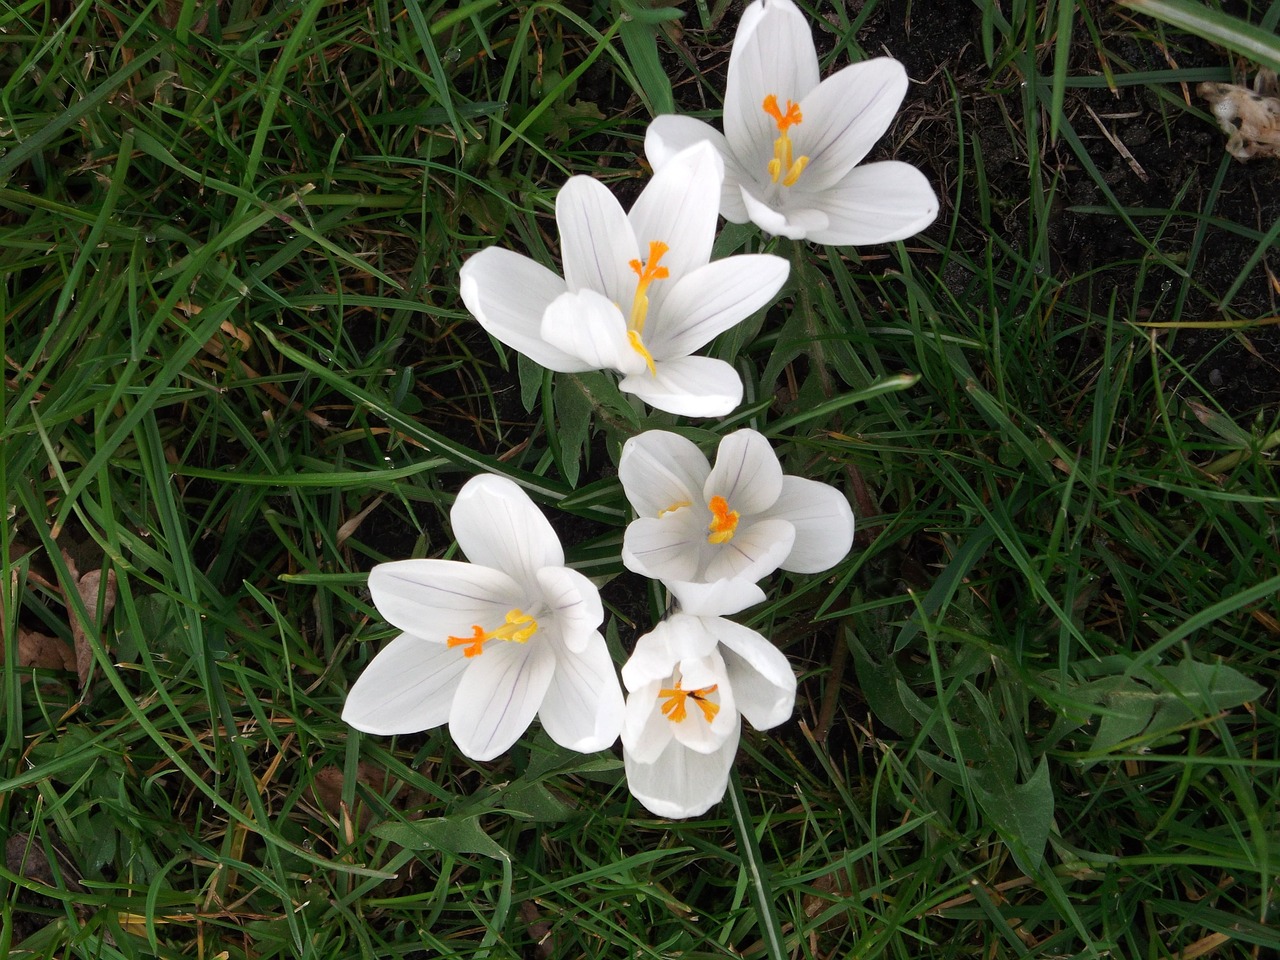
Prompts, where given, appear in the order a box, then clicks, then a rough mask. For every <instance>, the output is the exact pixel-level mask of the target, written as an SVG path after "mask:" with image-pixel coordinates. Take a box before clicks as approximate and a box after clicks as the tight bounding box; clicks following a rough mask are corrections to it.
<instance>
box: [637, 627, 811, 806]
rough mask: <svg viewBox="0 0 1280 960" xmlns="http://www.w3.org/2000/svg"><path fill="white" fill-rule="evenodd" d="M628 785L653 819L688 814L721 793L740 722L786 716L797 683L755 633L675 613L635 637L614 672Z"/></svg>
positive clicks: (763, 726) (764, 725) (762, 724)
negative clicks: (619, 685) (622, 693)
mask: <svg viewBox="0 0 1280 960" xmlns="http://www.w3.org/2000/svg"><path fill="white" fill-rule="evenodd" d="M622 680H623V683H625V684H626V687H627V691H628V696H627V706H626V720H625V722H624V723H623V728H622V750H623V761H624V764H625V767H626V772H627V787H628V789H630V790H631V793H632V794H633V795H634V796H635V797H636V799H638V800H639V801H640V802H641V803H642V804H644V806H645V808H646V809H648V810H649V811H650V812H651V813H655V814H657V815H658V816H660V817H671V818H684V817H696V816H700V815H701V814H704V813H706V812H707V811H708V810H710V809H711V808H712V807H713V806H715V804H716V803H718V802H719V801H720V798H721V797H723V796H724V792H725V788H726V786H727V785H728V782H729V769H730V767H731V766H732V765H733V758H734V756H735V755H736V754H737V752H738V741H739V738H740V737H741V732H742V718H743V717H745V718H746V719H747V721H748V722H749V723H750V724H751V725H752V726H753V727H755V728H756V729H757V730H767V729H769V728H770V727H775V726H777V725H778V724H780V723H782V722H783V721H784V720H786V719H787V718H788V717H790V716H791V711H792V708H793V706H794V704H795V694H796V678H795V674H793V673H792V672H791V667H790V666H789V665H788V664H787V658H786V657H785V656H783V655H782V653H781V652H780V651H779V650H778V649H777V648H776V647H774V646H773V644H771V643H770V642H769V641H768V640H766V639H765V638H764V637H762V636H761V635H760V634H758V633H756V632H755V631H754V630H751V629H749V628H748V627H744V626H742V625H741V624H737V623H734V622H732V621H731V620H726V619H724V618H722V617H697V616H690V615H689V614H685V613H676V614H673V615H671V616H670V617H668V618H667V619H666V620H663V621H662V622H661V623H659V624H658V625H657V626H656V627H654V628H653V630H651V631H650V632H649V633H647V634H645V635H644V636H642V637H641V638H640V639H639V640H638V641H636V648H635V652H634V653H633V654H632V655H631V659H629V660H628V661H627V663H626V665H625V666H624V667H623V668H622Z"/></svg>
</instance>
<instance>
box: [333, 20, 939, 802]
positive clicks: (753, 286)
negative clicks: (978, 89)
mask: <svg viewBox="0 0 1280 960" xmlns="http://www.w3.org/2000/svg"><path fill="white" fill-rule="evenodd" d="M906 83H907V81H906V74H905V72H904V71H903V69H902V67H901V65H900V64H898V63H897V62H896V61H893V60H888V59H878V60H871V61H868V62H865V63H860V64H855V65H853V66H850V67H846V68H845V69H844V70H841V71H839V72H838V73H836V74H835V75H833V76H831V77H829V78H828V79H827V80H825V81H821V82H819V78H818V65H817V56H816V54H815V51H814V46H813V39H812V36H811V35H810V33H809V29H808V25H807V24H806V23H805V20H804V17H803V16H802V15H801V14H800V12H799V10H797V9H796V7H795V6H794V5H793V4H792V3H791V0H756V2H754V3H752V4H751V5H750V6H749V7H748V8H747V9H746V11H745V12H744V14H743V18H742V21H741V24H740V26H739V28H738V34H737V37H736V38H735V41H734V46H733V52H732V54H731V56H730V60H729V77H728V88H727V90H726V95H725V110H724V123H725V129H724V133H723V134H722V133H720V132H719V131H717V130H715V129H713V128H712V127H710V126H708V125H707V124H705V123H702V122H701V121H698V120H694V119H692V118H689V117H680V116H662V117H658V118H657V119H656V120H654V122H653V123H652V124H651V125H650V127H649V131H648V134H647V136H646V139H645V151H646V154H647V156H648V159H649V161H650V163H651V164H652V165H653V167H654V171H655V173H654V176H653V179H652V180H651V181H650V182H649V184H648V185H647V186H646V187H645V189H644V191H643V192H642V193H641V194H640V197H639V198H638V199H637V200H636V202H635V204H634V205H633V206H632V208H631V210H630V212H624V211H623V209H622V207H621V205H620V204H619V203H618V201H617V200H616V199H615V198H614V197H613V195H612V194H611V193H610V192H609V191H608V189H606V188H605V187H604V186H603V185H601V184H600V183H599V182H597V181H596V180H594V179H592V178H590V177H573V178H572V179H570V180H569V181H568V182H567V183H566V184H565V186H564V187H563V188H562V189H561V191H560V193H559V195H558V196H557V199H556V223H557V226H558V227H559V232H560V250H561V257H562V262H563V269H564V275H563V277H562V276H559V275H557V274H555V273H553V272H552V271H551V270H549V269H547V268H546V267H544V266H542V265H540V264H538V263H536V262H534V261H533V260H531V259H529V258H528V257H525V256H523V255H521V254H517V253H514V252H512V251H509V250H503V249H501V248H497V247H493V248H489V249H487V250H484V251H481V252H480V253H478V254H476V255H475V256H473V257H472V258H471V259H469V260H468V261H467V262H466V263H465V264H464V265H463V268H462V275H461V292H462V299H463V301H464V302H465V304H466V305H467V308H468V309H469V310H470V311H471V312H472V314H473V315H474V316H475V317H476V318H477V319H478V320H479V322H480V323H481V325H482V326H483V327H484V328H485V329H486V330H487V331H488V332H489V333H490V334H492V335H493V336H494V337H496V338H497V339H498V340H500V341H502V342H503V343H505V344H507V345H508V346H510V347H512V348H514V349H516V350H518V351H520V352H521V353H523V354H525V355H526V356H528V357H529V358H531V359H532V360H534V361H536V362H537V363H539V364H541V365H543V366H544V367H547V368H548V369H551V370H554V371H560V372H580V371H585V370H600V369H610V370H614V371H616V372H617V373H618V374H619V375H620V376H621V379H620V381H619V386H620V388H621V389H622V390H624V391H627V392H629V393H633V394H635V395H636V396H637V397H639V398H640V399H641V400H643V401H644V402H645V403H647V404H649V405H650V406H652V407H655V408H657V409H659V410H664V411H667V412H668V413H674V414H678V415H683V416H695V417H717V416H724V415H726V414H728V413H729V412H731V411H732V410H733V409H734V408H735V407H737V406H738V404H739V403H740V402H741V400H742V395H743V387H742V382H741V380H740V379H739V377H738V374H737V373H736V372H735V370H734V369H733V367H731V366H730V365H729V364H727V363H725V362H724V361H721V360H717V359H713V358H710V357H704V356H697V355H695V351H697V350H699V349H701V348H702V347H704V346H705V345H706V344H707V343H709V342H710V341H711V340H712V339H713V338H714V337H716V336H717V335H718V334H720V333H722V332H724V331H725V330H727V329H729V328H730V327H732V326H734V325H735V324H737V323H739V322H740V321H742V320H744V319H746V318H747V317H748V316H750V315H751V314H752V313H754V312H755V311H757V310H759V309H760V308H762V307H764V306H767V305H768V304H770V303H771V302H773V299H774V297H775V296H776V295H777V294H778V291H779V290H780V289H781V288H782V285H783V284H784V283H785V281H786V279H787V274H788V264H787V262H786V261H785V260H783V259H782V258H780V257H776V256H773V255H770V254H756V255H740V256H730V257H726V258H723V259H720V260H712V259H711V252H712V245H713V242H714V240H715V231H716V218H717V215H723V216H724V217H725V218H726V219H728V220H731V221H734V222H738V223H743V222H746V221H748V220H751V221H753V222H755V223H756V224H757V225H758V226H760V227H761V229H763V230H764V231H766V232H768V233H771V234H777V235H781V236H786V237H790V238H796V239H799V238H809V239H812V240H815V241H817V242H821V243H831V244H852V243H859V244H866V243H881V242H886V241H889V240H897V239H902V238H904V237H907V236H910V235H911V234H913V233H915V232H917V231H918V230H920V229H922V228H923V227H925V226H927V225H928V224H929V223H930V222H931V221H932V220H933V218H934V216H935V215H936V213H937V199H936V197H935V196H934V193H933V190H932V189H931V188H930V187H929V185H928V183H927V182H926V181H925V178H924V177H923V176H922V175H921V174H920V172H919V171H917V170H915V169H914V168H913V167H910V166H908V165H906V164H903V163H897V162H883V163H873V164H864V165H860V161H861V160H862V159H863V158H864V157H865V156H866V154H867V153H868V151H869V150H870V149H871V146H872V145H873V144H874V143H875V141H876V140H878V139H879V138H880V136H881V135H882V134H883V133H884V131H885V130H886V129H887V128H888V125H889V123H890V121H891V120H892V118H893V115H894V113H895V111H896V109H897V107H898V104H899V103H900V102H901V100H902V97H903V95H904V94H905V91H906ZM618 476H619V480H620V482H621V484H622V488H623V491H624V492H625V494H626V497H627V500H628V501H629V502H630V504H631V507H632V509H633V510H634V512H635V515H636V517H635V519H634V520H633V521H632V522H631V523H630V524H629V525H628V527H627V529H626V533H625V535H624V538H623V548H622V560H623V563H624V564H625V565H626V567H627V568H628V569H630V570H632V571H634V572H636V573H640V574H643V575H644V576H647V577H650V578H652V579H654V580H658V581H661V582H662V584H663V585H664V586H665V587H666V589H667V591H668V592H669V593H670V595H671V596H672V597H673V598H674V600H675V603H676V604H677V605H678V608H677V609H676V611H675V612H673V613H672V614H670V615H669V616H667V617H666V619H664V620H663V621H662V622H660V623H659V624H657V626H655V627H654V628H653V629H652V630H651V631H650V632H648V633H646V634H645V635H644V636H642V637H640V638H639V639H638V640H637V641H636V644H635V649H634V652H633V653H632V655H631V658H630V659H629V660H628V661H627V663H626V665H625V666H624V667H623V668H622V681H623V683H624V684H625V685H626V690H627V695H626V697H625V701H624V696H623V692H622V688H621V686H620V685H619V683H618V676H617V672H616V670H615V667H614V664H613V662H612V660H611V658H610V656H609V653H608V650H607V648H606V646H605V641H604V638H603V637H602V635H601V634H600V630H599V628H600V625H601V623H602V622H603V619H604V607H603V604H602V603H601V600H600V595H599V593H598V591H597V589H596V587H595V585H594V584H593V583H592V582H591V581H590V580H588V579H587V578H586V577H584V576H583V575H582V574H580V573H578V572H576V571H574V570H572V569H570V568H568V567H567V566H565V558H564V551H563V549H562V547H561V545H560V542H559V540H558V538H557V537H556V535H555V532H554V531H553V530H552V528H551V525H550V523H549V522H548V521H547V519H546V517H545V516H543V514H542V513H541V511H539V510H538V508H537V507H536V506H534V504H533V503H532V502H531V501H530V500H529V498H528V497H527V495H526V494H525V493H524V492H523V491H522V490H521V489H520V488H519V487H518V486H517V485H516V484H515V483H514V482H512V481H511V480H508V479H505V478H502V477H498V476H493V475H483V476H478V477H474V478H472V479H471V480H470V481H468V482H467V483H466V485H465V486H464V487H463V488H462V490H461V491H460V492H459V494H458V497H457V500H456V502H455V503H454V506H453V510H452V513H451V520H452V525H453V532H454V536H455V537H456V538H457V542H458V546H459V548H460V549H461V551H462V553H463V554H464V555H465V556H466V557H467V560H468V561H469V562H468V563H463V562H460V561H452V560H405V561H401V562H397V563H385V564H380V565H378V566H377V567H375V568H374V569H373V571H372V572H371V573H370V575H369V588H370V591H371V593H372V596H373V601H374V604H375V605H376V606H377V608H378V611H379V612H380V613H381V614H382V615H383V616H384V617H385V618H386V619H387V620H388V621H389V622H390V623H391V624H393V625H394V626H395V627H397V628H398V629H399V630H401V631H402V632H401V634H400V636H399V637H397V638H396V639H395V640H393V641H392V642H391V643H390V644H389V645H388V646H387V647H386V648H385V649H383V650H382V651H381V652H380V653H379V654H378V655H377V656H376V657H375V658H374V660H373V662H372V663H370V664H369V666H368V668H367V669H366V670H365V671H364V673H363V674H362V675H361V676H360V678H359V680H357V682H356V683H355V685H354V686H353V687H352V689H351V692H350V694H349V696H348V698H347V703H346V707H345V709H344V711H343V718H344V719H345V720H346V721H347V722H348V723H350V724H351V725H352V726H354V727H356V728H357V729H360V730H364V731H367V732H370V733H375V734H397V733H411V732H417V731H421V730H427V729H430V728H433V727H437V726H440V725H442V724H444V723H448V725H449V731H450V733H451V734H452V736H453V738H454V741H455V742H456V743H457V744H458V747H459V749H460V750H461V751H462V752H463V753H464V754H466V755H467V756H468V757H471V758H472V759H475V760H489V759H492V758H494V757H496V756H498V755H499V754H501V753H503V752H504V751H505V750H507V749H508V748H509V747H510V746H511V745H512V744H514V743H515V741H516V740H517V739H518V738H519V737H520V736H521V734H523V732H524V731H525V730H526V728H527V727H528V726H529V724H530V723H531V722H532V720H533V719H534V717H535V716H536V717H537V718H538V720H539V721H540V722H541V724H542V726H543V729H545V730H546V732H547V734H548V735H549V736H550V737H551V738H552V739H553V740H555V741H556V742H557V743H559V744H561V745H563V746H565V747H568V748H570V749H573V750H580V751H584V752H591V751H597V750H603V749H606V748H608V747H610V746H611V745H612V744H613V743H614V742H615V741H616V740H617V739H618V737H619V736H621V738H622V745H623V756H624V760H625V766H626V774H627V782H628V785H629V787H630V789H631V792H632V793H633V794H634V795H635V796H636V797H637V798H638V799H639V800H640V802H641V803H643V804H644V805H645V807H647V808H648V809H649V810H651V811H652V812H653V813H655V814H658V815H659V816H666V817H691V816H698V815H700V814H702V813H704V812H706V811H707V810H708V809H710V808H711V807H712V806H714V805H715V804H716V803H717V802H718V801H719V800H720V799H721V797H722V796H723V795H724V792H725V789H726V786H727V783H728V777H729V770H730V767H731V765H732V763H733V758H734V756H735V754H736V752H737V748H738V742H739V738H740V736H741V727H742V718H744V717H745V718H746V720H747V721H748V722H749V723H750V724H751V725H752V726H754V727H755V728H756V729H758V730H765V729H769V728H771V727H774V726H776V725H778V724H780V723H782V722H783V721H785V720H786V719H787V718H788V717H789V716H790V715H791V712H792V708H793V706H794V701H795V691H796V679H795V675H794V673H792V671H791V668H790V666H789V665H788V663H787V660H786V658H785V657H784V656H783V654H782V653H781V652H780V651H779V650H778V649H777V648H776V647H774V646H773V644H771V643H770V642H769V641H768V640H766V639H765V638H764V637H763V636H761V635H760V634H759V633H757V632H756V631H754V630H752V629H750V628H748V627H746V626H743V625H741V624H738V623H735V622H733V621H731V620H728V619H726V618H727V617H728V616H730V615H732V614H736V613H740V612H741V611H742V610H744V609H746V608H747V607H749V606H751V605H753V604H755V603H759V602H760V601H762V600H764V598H765V594H764V591H763V590H762V589H761V588H760V586H759V581H761V580H762V579H763V578H765V577H767V576H769V575H770V574H772V573H773V572H774V571H775V570H778V569H782V570H787V571H791V572H794V573H818V572H821V571H823V570H827V569H829V568H830V567H832V566H834V565H835V564H837V563H838V562H839V561H840V560H841V559H843V557H844V556H845V555H846V554H847V553H848V551H849V549H850V548H851V546H852V544H853V528H854V520H853V512H852V510H850V508H849V504H848V501H847V500H846V499H845V497H844V495H843V494H841V493H840V492H839V491H837V490H835V489H834V488H832V487H830V486H828V485H826V484H823V483H819V482H817V481H813V480H808V479H804V478H801V477H794V476H786V475H784V474H783V472H782V467H781V465H780V463H779V461H778V458H777V456H776V455H775V454H774V452H773V449H772V447H771V446H770V444H769V442H768V440H766V439H765V437H764V436H763V435H761V434H760V433H757V432H756V431H754V430H739V431H737V432H735V433H730V434H728V435H727V436H725V437H723V439H722V440H721V442H720V446H719V449H718V451H717V455H716V462H715V464H714V466H713V465H712V464H711V463H709V462H708V460H707V458H706V457H705V456H704V455H703V454H702V452H701V451H700V450H699V449H698V447H697V446H696V445H695V444H694V443H693V442H692V441H690V440H688V439H686V438H685V437H682V436H680V435H679V434H676V433H670V432H666V431H662V430H648V431H645V432H643V433H640V434H639V435H637V436H635V437H633V438H631V439H630V440H628V441H627V443H626V444H625V445H624V447H623V450H622V455H621V458H620V460H619V463H618Z"/></svg>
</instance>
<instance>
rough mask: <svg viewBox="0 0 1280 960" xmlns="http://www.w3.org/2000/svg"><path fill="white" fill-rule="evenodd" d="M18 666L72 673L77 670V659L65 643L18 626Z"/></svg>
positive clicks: (45, 634)
mask: <svg viewBox="0 0 1280 960" xmlns="http://www.w3.org/2000/svg"><path fill="white" fill-rule="evenodd" d="M18 666H20V667H37V668H39V669H42V670H66V671H67V672H68V673H70V672H71V671H73V670H75V668H76V658H75V655H74V654H73V653H72V652H71V647H69V646H68V645H67V644H66V642H65V641H63V640H60V639H58V638H57V637H51V636H49V635H48V634H47V633H37V632H36V631H35V630H28V629H27V628H26V627H24V626H22V624H18Z"/></svg>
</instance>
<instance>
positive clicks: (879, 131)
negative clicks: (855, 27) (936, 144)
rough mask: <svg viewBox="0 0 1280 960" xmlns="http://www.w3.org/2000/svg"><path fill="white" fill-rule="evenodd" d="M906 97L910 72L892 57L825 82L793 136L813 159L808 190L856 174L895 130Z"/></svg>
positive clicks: (804, 108) (804, 177) (805, 180)
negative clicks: (893, 129)
mask: <svg viewBox="0 0 1280 960" xmlns="http://www.w3.org/2000/svg"><path fill="white" fill-rule="evenodd" d="M906 93H907V71H906V69H905V68H904V67H903V66H902V64H901V63H899V62H898V61H897V60H892V59H890V58H889V57H877V58H876V59H874V60H864V61H862V62H861V63H853V64H850V65H849V66H847V67H845V68H844V69H843V70H840V71H839V72H837V73H834V74H832V75H831V76H829V77H827V79H826V80H823V81H822V83H821V84H819V85H818V87H817V88H816V89H815V90H813V92H811V93H810V94H809V95H808V96H807V97H805V98H804V101H803V102H802V103H801V104H800V110H801V113H802V114H803V116H804V120H803V121H801V123H800V124H799V125H797V126H796V127H795V128H794V132H793V134H792V138H791V139H792V143H793V144H794V151H795V154H796V155H797V156H801V155H803V156H807V157H808V158H809V165H808V167H806V168H805V171H804V173H802V174H801V175H800V180H799V183H802V184H803V185H804V189H805V190H813V191H817V190H824V189H826V188H827V187H829V186H832V185H833V184H835V183H836V182H838V181H839V180H841V179H842V178H843V177H844V175H845V174H847V173H848V172H849V171H850V170H852V169H853V168H854V166H855V165H857V164H858V163H859V162H860V161H861V160H862V158H863V157H865V156H866V155H867V154H868V153H870V152H871V148H872V147H873V146H875V143H876V141H877V140H879V139H880V138H881V137H882V136H884V132H885V131H886V130H888V129H889V124H891V123H892V122H893V118H894V117H895V116H896V115H897V113H898V106H899V105H900V104H901V103H902V98H903V97H904V96H906ZM784 189H785V188H784Z"/></svg>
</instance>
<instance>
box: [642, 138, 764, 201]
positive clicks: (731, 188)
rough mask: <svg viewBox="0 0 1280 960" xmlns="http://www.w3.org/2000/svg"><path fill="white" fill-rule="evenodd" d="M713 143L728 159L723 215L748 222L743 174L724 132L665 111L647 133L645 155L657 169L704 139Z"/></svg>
mask: <svg viewBox="0 0 1280 960" xmlns="http://www.w3.org/2000/svg"><path fill="white" fill-rule="evenodd" d="M704 140H705V141H706V142H708V143H710V144H711V145H712V146H713V147H715V149H716V153H718V154H720V159H721V160H723V161H724V184H723V185H722V186H721V188H720V216H722V217H724V218H725V219H726V220H729V221H732V222H733V223H746V222H747V208H746V207H745V206H743V203H742V195H741V194H740V193H739V192H738V184H739V183H740V182H741V181H742V178H743V174H742V171H741V168H740V167H739V166H738V161H737V160H736V159H735V158H734V157H733V155H732V154H731V153H730V151H729V143H728V141H727V140H725V138H724V134H723V133H721V132H720V131H719V130H717V129H716V128H715V127H713V126H711V125H710V124H709V123H704V122H703V121H701V120H697V119H695V118H693V117H686V116H684V115H683V114H674V113H664V114H663V115H662V116H660V117H654V118H653V120H652V121H651V122H650V123H649V127H648V129H647V130H645V134H644V154H645V158H646V159H648V161H649V165H650V166H652V167H653V169H654V170H660V169H662V167H663V166H664V165H665V164H666V163H667V162H668V161H669V160H670V159H671V158H672V157H674V156H675V155H676V154H678V153H679V152H680V151H681V150H684V149H686V148H688V147H691V146H693V145H694V144H695V143H700V142H702V141H704Z"/></svg>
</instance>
